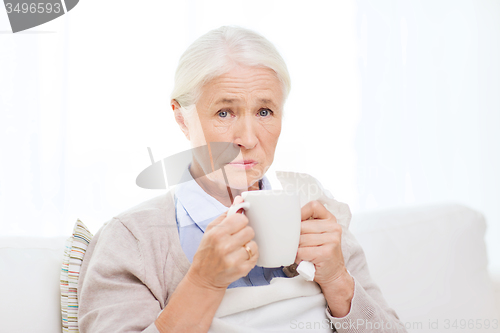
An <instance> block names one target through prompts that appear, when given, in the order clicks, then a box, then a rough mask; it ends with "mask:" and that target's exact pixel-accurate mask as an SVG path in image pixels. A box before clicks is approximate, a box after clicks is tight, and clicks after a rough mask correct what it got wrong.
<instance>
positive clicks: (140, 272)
mask: <svg viewBox="0 0 500 333" xmlns="http://www.w3.org/2000/svg"><path fill="white" fill-rule="evenodd" d="M342 251H343V255H344V260H345V264H346V267H347V269H348V270H349V271H350V273H351V275H352V276H353V277H354V281H355V292H354V297H353V300H352V303H351V310H350V313H349V314H348V315H347V316H346V317H343V318H333V317H331V316H330V315H329V314H328V313H326V314H325V318H326V316H328V318H329V319H330V321H331V322H332V325H333V327H337V331H338V332H406V330H405V329H404V328H403V327H402V325H401V322H400V321H399V319H398V316H397V315H396V313H395V311H394V310H393V309H391V308H390V307H389V306H388V305H387V303H386V301H385V300H384V298H383V296H382V294H381V292H380V289H379V288H378V287H377V285H376V284H375V282H374V281H373V280H372V279H371V277H370V275H369V271H368V267H367V263H366V259H365V255H364V252H363V250H362V248H361V246H360V245H359V244H358V242H357V241H356V239H355V238H354V236H353V235H352V233H351V232H350V231H349V229H347V228H345V227H344V226H343V233H342ZM189 266H190V262H189V261H188V259H187V258H186V256H185V255H184V252H183V250H182V247H181V244H180V240H179V235H178V231H177V224H176V220H175V206H174V200H173V190H170V191H169V192H167V193H166V194H162V195H159V196H157V197H155V198H153V199H150V200H148V201H145V202H143V203H141V204H139V205H137V206H135V207H132V208H130V209H128V210H127V211H125V212H123V213H121V214H119V215H118V216H116V217H114V218H113V219H112V220H110V221H108V222H107V223H106V224H105V225H103V227H102V228H101V229H100V230H99V231H98V232H97V234H96V235H95V236H94V238H93V239H92V241H91V242H90V244H89V246H88V249H87V253H86V255H85V258H84V261H83V264H82V267H81V273H80V279H79V282H78V301H79V312H78V317H79V328H80V332H81V333H87V332H88V333H99V332H106V333H108V332H155V333H159V331H158V330H157V328H156V326H155V324H154V321H155V320H156V318H157V316H158V314H159V313H160V311H162V310H163V308H164V307H165V305H166V304H167V303H168V300H169V297H170V296H171V295H172V293H173V291H174V290H175V288H176V286H177V285H178V284H179V282H180V281H181V280H182V278H183V276H184V275H185V274H186V272H187V270H188V268H189ZM248 288H253V287H248ZM325 312H326V311H325ZM363 321H364V322H365V323H364V324H362V325H361V326H360V325H359V323H362V322H363ZM367 321H370V322H372V323H375V322H378V323H384V325H386V326H388V325H387V323H391V325H390V326H391V327H392V329H386V330H383V329H370V327H371V325H370V324H367ZM356 324H357V326H356ZM374 326H377V325H374ZM290 331H295V332H297V330H296V329H295V330H294V329H291V330H290ZM333 331H335V330H333Z"/></svg>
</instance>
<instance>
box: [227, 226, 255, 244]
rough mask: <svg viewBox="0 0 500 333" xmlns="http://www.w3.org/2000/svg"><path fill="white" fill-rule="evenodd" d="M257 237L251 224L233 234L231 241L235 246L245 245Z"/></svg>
mask: <svg viewBox="0 0 500 333" xmlns="http://www.w3.org/2000/svg"><path fill="white" fill-rule="evenodd" d="M254 237H255V232H254V230H253V229H252V228H251V227H250V226H248V225H247V226H245V227H244V228H243V229H241V230H240V231H238V232H236V233H234V234H233V235H231V242H232V244H234V246H235V247H239V246H244V245H245V244H247V243H248V242H250V241H251V240H252V239H253V238H254Z"/></svg>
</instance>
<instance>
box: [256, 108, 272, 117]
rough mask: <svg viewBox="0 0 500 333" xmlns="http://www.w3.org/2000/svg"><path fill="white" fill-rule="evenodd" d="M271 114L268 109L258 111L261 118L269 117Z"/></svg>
mask: <svg viewBox="0 0 500 333" xmlns="http://www.w3.org/2000/svg"><path fill="white" fill-rule="evenodd" d="M271 112H272V111H271V110H269V109H262V110H260V111H259V116H261V117H267V116H269V115H270V114H271Z"/></svg>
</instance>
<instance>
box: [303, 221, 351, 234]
mask: <svg viewBox="0 0 500 333" xmlns="http://www.w3.org/2000/svg"><path fill="white" fill-rule="evenodd" d="M336 232H340V233H341V232H342V226H341V225H340V224H338V223H334V222H333V223H332V221H331V220H305V221H302V223H301V225H300V233H301V234H322V233H336Z"/></svg>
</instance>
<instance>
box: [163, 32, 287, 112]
mask: <svg viewBox="0 0 500 333" xmlns="http://www.w3.org/2000/svg"><path fill="white" fill-rule="evenodd" d="M236 65H244V66H251V67H254V66H255V67H267V68H270V69H272V70H273V71H274V72H275V73H276V76H277V78H278V79H279V80H280V81H281V83H282V85H283V97H284V98H283V100H284V101H285V100H286V98H287V96H288V94H289V92H290V89H291V82H290V75H289V74H288V69H287V67H286V64H285V61H284V60H283V58H282V57H281V55H280V54H279V52H278V50H276V48H275V47H274V45H273V44H272V43H271V42H270V41H268V40H267V39H266V38H265V37H263V36H261V35H259V34H258V33H256V32H254V31H252V30H249V29H245V28H241V27H237V26H222V27H220V28H217V29H214V30H211V31H209V32H207V33H206V34H204V35H203V36H201V37H199V38H198V39H197V40H195V41H194V42H193V43H192V44H191V45H190V46H189V47H188V48H187V50H186V51H185V52H184V53H183V54H182V56H181V58H180V60H179V65H178V66H177V70H176V72H175V83H174V90H173V91H172V95H171V98H172V99H174V100H176V101H177V102H178V103H179V104H180V105H181V107H182V108H187V109H192V108H189V107H190V106H193V105H194V104H196V102H197V101H198V99H199V97H200V95H201V88H202V87H203V85H204V84H205V83H207V82H208V81H210V80H211V79H214V78H216V77H218V76H221V75H223V74H225V73H227V72H229V71H230V70H231V69H232V68H234V66H236Z"/></svg>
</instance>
